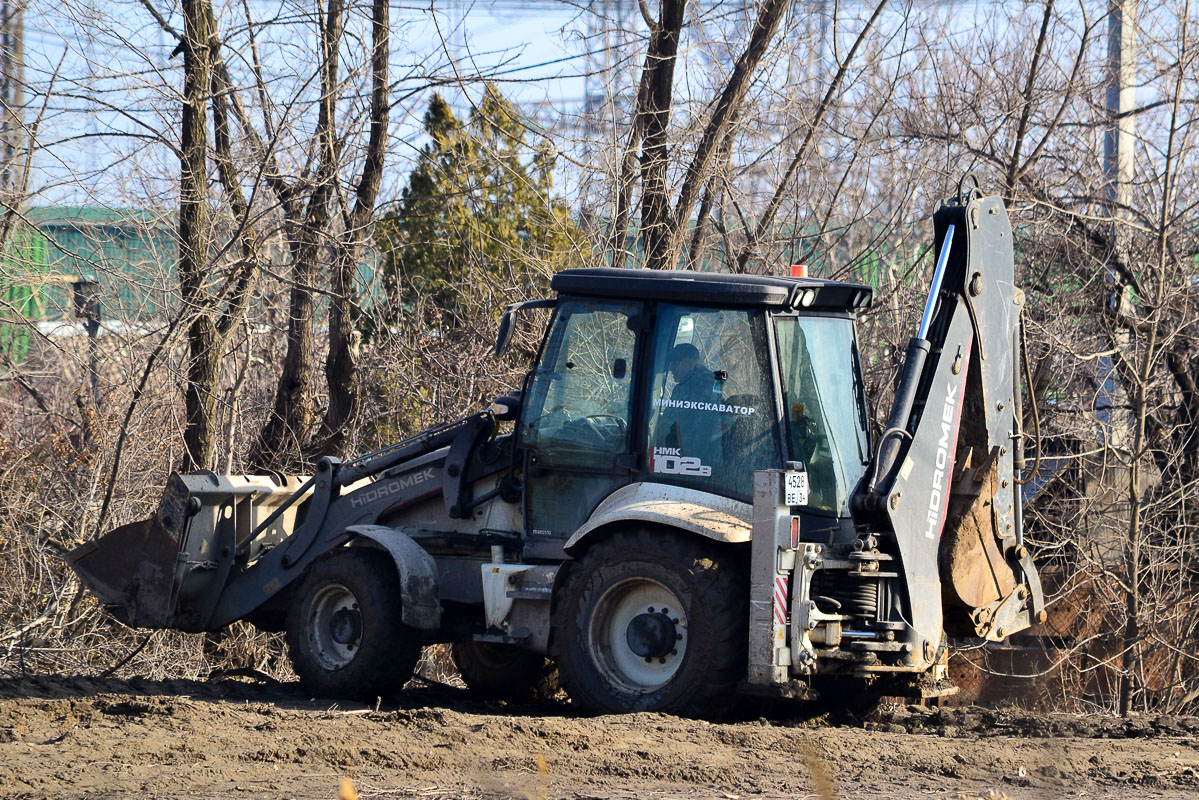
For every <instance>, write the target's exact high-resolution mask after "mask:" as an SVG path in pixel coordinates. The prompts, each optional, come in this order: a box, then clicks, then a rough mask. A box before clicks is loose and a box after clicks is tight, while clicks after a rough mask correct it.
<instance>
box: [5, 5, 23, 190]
mask: <svg viewBox="0 0 1199 800" xmlns="http://www.w3.org/2000/svg"><path fill="white" fill-rule="evenodd" d="M25 2H26V0H0V202H2V203H3V204H4V206H5V207H12V206H13V205H16V204H17V202H18V200H19V198H18V197H17V192H18V190H19V189H20V186H19V183H20V175H21V161H22V159H23V157H24V155H25V147H26V135H25V124H24V120H23V119H22V114H21V111H22V108H23V107H24V105H25V68H24V63H25V22H24V20H25Z"/></svg>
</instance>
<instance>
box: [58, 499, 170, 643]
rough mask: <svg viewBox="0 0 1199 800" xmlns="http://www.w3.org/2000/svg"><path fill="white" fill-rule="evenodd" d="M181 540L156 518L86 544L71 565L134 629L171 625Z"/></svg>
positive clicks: (70, 560) (76, 551)
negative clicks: (177, 557) (172, 598)
mask: <svg viewBox="0 0 1199 800" xmlns="http://www.w3.org/2000/svg"><path fill="white" fill-rule="evenodd" d="M178 554H179V543H178V542H177V541H175V539H174V537H173V536H172V535H171V531H169V530H168V529H167V528H166V527H165V526H164V525H163V524H162V522H161V521H160V520H159V518H158V517H157V516H153V517H151V518H150V519H143V520H142V521H140V522H132V523H130V524H128V525H122V526H121V527H119V528H117V529H115V530H113V531H111V532H110V533H108V534H107V535H105V536H103V537H101V538H99V539H94V540H92V541H90V542H87V543H86V544H84V545H81V546H79V547H77V548H75V549H74V550H72V551H71V552H70V553H68V554H67V563H69V564H70V565H71V567H72V568H73V569H74V570H75V572H76V574H78V575H79V579H80V580H81V581H83V584H84V585H85V586H87V588H88V589H90V590H91V591H92V593H93V594H95V595H96V597H97V598H99V600H100V602H101V603H103V604H104V605H105V606H107V608H108V610H109V611H110V612H111V613H112V615H113V616H115V617H116V618H117V619H119V620H120V621H121V622H124V623H125V624H126V625H129V626H130V627H133V628H163V627H167V623H168V620H169V619H170V612H171V610H172V609H171V607H172V603H171V590H172V588H173V586H174V583H175V559H176V556H177V555H178Z"/></svg>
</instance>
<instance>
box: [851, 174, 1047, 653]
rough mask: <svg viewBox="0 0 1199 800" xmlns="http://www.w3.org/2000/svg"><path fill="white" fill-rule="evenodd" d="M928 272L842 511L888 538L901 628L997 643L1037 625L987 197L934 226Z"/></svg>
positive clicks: (1013, 320) (998, 224) (1012, 380)
mask: <svg viewBox="0 0 1199 800" xmlns="http://www.w3.org/2000/svg"><path fill="white" fill-rule="evenodd" d="M934 227H935V231H936V234H935V235H936V242H937V270H936V277H935V278H934V285H933V287H932V290H931V292H930V295H929V300H928V306H927V308H926V311H925V315H924V319H923V320H922V324H921V327H920V331H919V333H918V334H917V336H916V337H915V338H913V339H912V341H911V342H910V343H909V346H908V350H907V357H906V359H905V363H904V370H903V373H902V375H901V379H900V383H899V388H898V390H897V392H896V400H895V405H894V408H893V410H892V413H891V417H890V419H889V421H888V427H887V430H886V432H885V433H884V435H883V437H882V439H881V441H880V445H879V447H878V449H877V452H876V455H875V457H874V461H873V463H872V464H871V467H870V470H869V471H868V472H867V476H868V477H867V479H866V480H865V481H863V483H862V485H861V486H860V487H859V490H858V494H857V496H856V497H855V498H854V503H853V506H854V514H855V521H857V522H858V523H859V524H861V523H865V524H867V525H869V526H870V527H872V528H876V529H878V530H880V531H882V532H887V531H889V532H891V533H893V535H894V540H895V542H896V546H897V549H898V555H899V559H900V561H901V563H902V565H903V569H902V570H901V571H900V573H901V575H902V576H903V581H904V583H905V584H906V590H907V600H908V604H907V613H908V614H910V618H909V621H910V624H911V625H912V627H913V628H914V629H915V631H916V632H917V634H918V636H919V638H920V639H922V640H923V646H922V647H918V648H915V649H916V650H917V652H921V651H928V650H930V647H929V645H930V644H932V645H933V647H932V648H931V649H932V650H935V649H936V648H935V642H936V640H939V638H940V633H941V631H942V630H945V631H946V632H948V633H950V634H957V635H977V636H980V637H982V638H985V639H990V640H1000V639H1002V638H1004V637H1005V636H1007V635H1009V634H1011V633H1012V632H1014V631H1017V630H1021V629H1023V628H1027V627H1028V626H1029V625H1031V624H1033V623H1034V622H1037V621H1039V620H1040V619H1043V614H1044V611H1043V606H1044V599H1043V596H1042V594H1041V587H1040V582H1039V579H1038V577H1037V572H1036V568H1035V567H1034V565H1033V563H1032V560H1031V559H1030V557H1029V555H1028V551H1027V549H1026V548H1025V547H1024V541H1023V530H1022V522H1021V519H1020V497H1019V492H1020V486H1019V484H1018V483H1017V482H1016V478H1017V474H1016V468H1015V464H1016V461H1015V457H1016V450H1017V443H1018V440H1019V438H1020V436H1019V428H1018V426H1019V400H1020V398H1019V381H1018V375H1017V371H1016V368H1017V363H1018V362H1017V358H1016V354H1017V353H1018V352H1019V350H1018V337H1019V333H1020V330H1019V326H1020V311H1021V306H1022V304H1023V293H1022V292H1021V291H1019V290H1018V289H1017V288H1016V286H1015V282H1014V278H1013V250H1012V229H1011V224H1010V223H1009V221H1008V217H1007V213H1006V211H1005V210H1004V206H1003V201H1002V200H1001V199H1000V198H998V197H985V198H984V197H980V196H978V193H977V192H973V193H971V194H970V195H969V196H966V197H959V198H955V199H954V200H951V201H949V202H947V203H946V204H945V205H944V206H942V208H941V209H940V210H939V211H938V212H937V213H936V215H935V216H934Z"/></svg>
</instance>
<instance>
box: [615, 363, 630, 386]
mask: <svg viewBox="0 0 1199 800" xmlns="http://www.w3.org/2000/svg"><path fill="white" fill-rule="evenodd" d="M628 371H629V362H627V361H625V360H624V359H623V358H618V359H616V361H614V362H612V377H613V378H615V379H616V380H618V381H621V380H624V376H625V374H626V373H627V372H628Z"/></svg>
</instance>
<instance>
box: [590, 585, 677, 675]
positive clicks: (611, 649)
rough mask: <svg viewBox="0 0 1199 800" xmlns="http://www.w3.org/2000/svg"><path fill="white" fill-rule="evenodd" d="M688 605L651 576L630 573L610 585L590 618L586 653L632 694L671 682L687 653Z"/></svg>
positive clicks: (599, 668) (600, 668)
mask: <svg viewBox="0 0 1199 800" xmlns="http://www.w3.org/2000/svg"><path fill="white" fill-rule="evenodd" d="M685 608H686V606H685V604H684V603H683V602H682V600H681V599H680V598H679V596H678V595H677V594H675V592H674V591H672V590H671V589H669V588H667V587H666V586H665V585H664V584H662V583H660V582H659V581H656V580H654V579H653V578H648V577H641V576H631V577H629V578H626V579H625V580H621V581H618V582H616V583H614V584H612V585H610V586H608V587H607V588H606V589H605V590H604V591H603V592H602V593H601V595H600V597H599V598H598V599H597V600H596V603H595V606H594V608H593V610H592V612H591V615H590V619H589V620H588V623H587V639H588V652H589V653H590V654H591V658H592V663H594V664H595V666H596V668H597V669H598V670H599V672H600V674H601V675H602V676H603V679H604V680H605V681H607V682H608V683H609V684H610V685H612V686H614V687H619V690H620V691H623V692H627V693H629V694H645V693H648V692H654V691H657V690H658V689H661V688H662V687H663V686H665V685H666V684H668V683H669V682H670V681H671V679H672V678H674V676H675V673H677V672H678V671H679V668H680V666H681V665H682V663H683V661H684V659H685V658H686V654H687V639H688V632H687V630H688V627H689V621H688V619H687V614H686V611H685Z"/></svg>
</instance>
